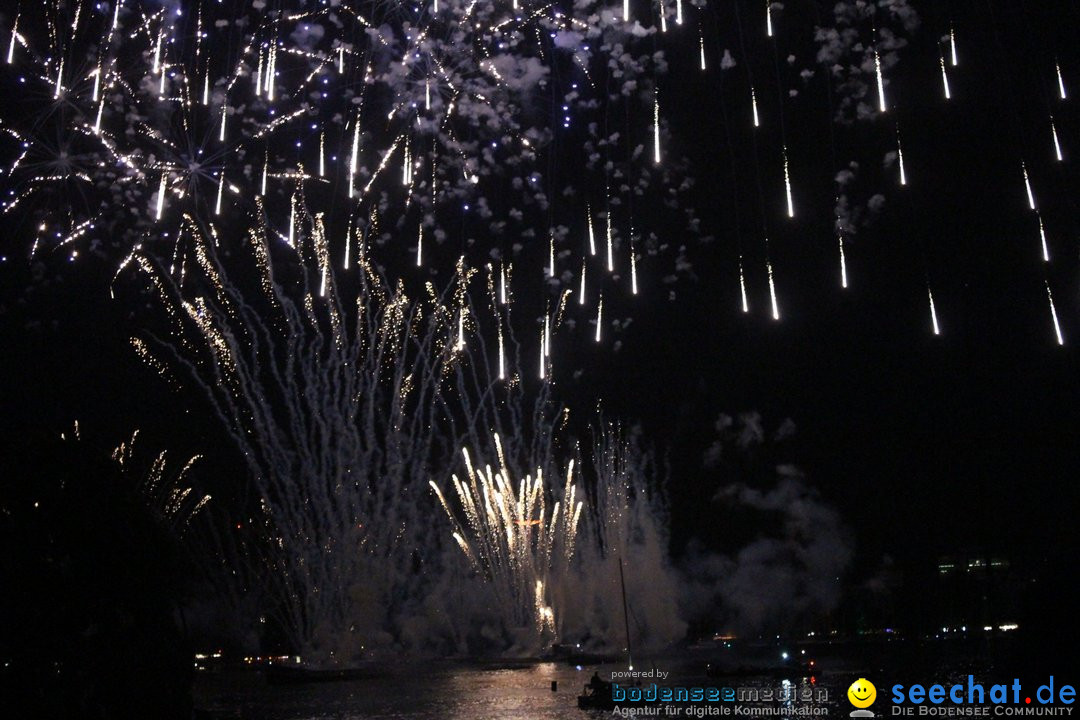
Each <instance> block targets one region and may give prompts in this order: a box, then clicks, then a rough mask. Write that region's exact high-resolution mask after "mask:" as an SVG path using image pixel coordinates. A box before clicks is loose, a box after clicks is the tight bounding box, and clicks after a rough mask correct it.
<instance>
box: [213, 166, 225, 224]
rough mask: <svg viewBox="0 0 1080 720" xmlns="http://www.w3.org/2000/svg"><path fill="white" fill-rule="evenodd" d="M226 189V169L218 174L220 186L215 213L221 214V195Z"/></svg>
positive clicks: (218, 187)
mask: <svg viewBox="0 0 1080 720" xmlns="http://www.w3.org/2000/svg"><path fill="white" fill-rule="evenodd" d="M224 191H225V171H224V170H222V171H221V172H220V173H219V174H218V186H217V203H216V204H215V205H214V214H215V215H220V214H221V196H222V195H223V194H224Z"/></svg>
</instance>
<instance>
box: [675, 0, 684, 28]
mask: <svg viewBox="0 0 1080 720" xmlns="http://www.w3.org/2000/svg"><path fill="white" fill-rule="evenodd" d="M682 3H683V0H675V24H676V25H682V18H683V13H682Z"/></svg>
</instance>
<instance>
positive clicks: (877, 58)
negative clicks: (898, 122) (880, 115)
mask: <svg viewBox="0 0 1080 720" xmlns="http://www.w3.org/2000/svg"><path fill="white" fill-rule="evenodd" d="M874 69H875V71H876V72H877V95H878V108H879V109H880V110H881V112H887V111H888V109H889V108H888V106H887V105H886V104H885V78H884V77H882V75H881V55H879V54H878V51H877V48H876V47H875V48H874Z"/></svg>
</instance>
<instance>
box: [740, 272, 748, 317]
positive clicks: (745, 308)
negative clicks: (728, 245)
mask: <svg viewBox="0 0 1080 720" xmlns="http://www.w3.org/2000/svg"><path fill="white" fill-rule="evenodd" d="M739 292H740V293H741V294H742V311H743V312H744V313H748V312H750V301H749V299H748V298H747V297H746V276H745V275H744V274H743V265H742V260H741V259H740V260H739Z"/></svg>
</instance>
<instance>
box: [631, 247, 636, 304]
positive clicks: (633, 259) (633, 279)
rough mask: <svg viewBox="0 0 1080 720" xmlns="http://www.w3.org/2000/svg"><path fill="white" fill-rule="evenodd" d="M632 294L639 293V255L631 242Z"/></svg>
mask: <svg viewBox="0 0 1080 720" xmlns="http://www.w3.org/2000/svg"><path fill="white" fill-rule="evenodd" d="M630 294H631V295H637V255H636V254H635V253H634V244H633V243H630Z"/></svg>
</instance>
